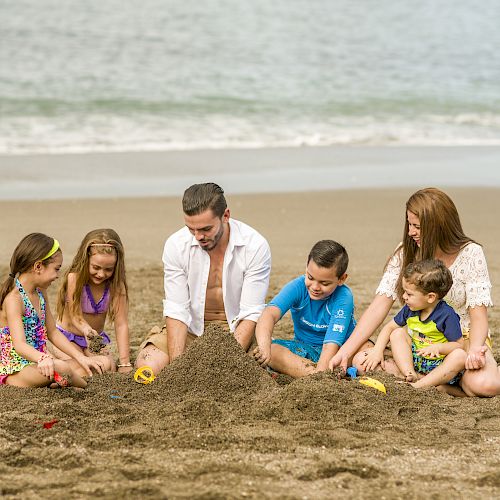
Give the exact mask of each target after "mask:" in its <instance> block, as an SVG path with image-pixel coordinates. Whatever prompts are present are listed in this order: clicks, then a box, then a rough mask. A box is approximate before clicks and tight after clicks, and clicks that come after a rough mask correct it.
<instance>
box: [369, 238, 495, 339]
mask: <svg viewBox="0 0 500 500" xmlns="http://www.w3.org/2000/svg"><path fill="white" fill-rule="evenodd" d="M402 252H403V251H402V248H401V249H400V250H399V251H398V252H396V253H395V254H394V255H393V257H392V258H391V260H390V261H389V264H388V265H387V269H386V271H385V273H384V275H383V276H382V279H381V280H380V283H379V285H378V288H377V291H376V293H377V295H386V296H387V297H390V298H392V299H393V300H396V299H397V294H396V285H397V282H398V278H399V274H400V272H401V267H402V264H403V255H402ZM449 269H450V272H451V275H452V276H453V285H452V287H451V289H450V291H449V292H448V294H447V295H446V297H445V298H444V299H445V300H446V302H447V303H448V304H449V305H450V306H451V307H453V309H455V311H456V312H457V314H458V315H459V316H460V324H461V326H462V331H464V332H468V331H469V327H470V317H469V311H468V309H469V307H476V306H486V307H490V306H492V305H493V302H492V301H491V282H490V277H489V274H488V266H487V264H486V258H485V256H484V252H483V248H482V247H481V246H480V245H478V244H477V243H469V244H467V245H466V246H465V247H463V248H462V249H461V250H460V252H459V253H458V256H457V258H456V259H455V261H454V262H453V264H452V265H451V266H450V267H449Z"/></svg>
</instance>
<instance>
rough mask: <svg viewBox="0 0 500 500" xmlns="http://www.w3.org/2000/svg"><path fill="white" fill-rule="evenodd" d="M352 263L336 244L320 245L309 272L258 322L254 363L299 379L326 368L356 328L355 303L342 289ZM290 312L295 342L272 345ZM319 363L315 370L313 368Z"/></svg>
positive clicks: (309, 263) (314, 251) (286, 289)
mask: <svg viewBox="0 0 500 500" xmlns="http://www.w3.org/2000/svg"><path fill="white" fill-rule="evenodd" d="M348 262H349V258H348V256H347V252H346V250H345V248H344V247H343V246H342V245H341V244H340V243H337V242H336V241H332V240H322V241H318V242H317V243H316V244H315V245H314V246H313V248H312V249H311V252H310V254H309V257H308V259H307V266H306V273H305V275H302V276H299V277H298V278H296V279H294V280H292V281H290V282H289V283H288V284H287V285H285V286H284V287H283V289H282V290H281V291H280V292H279V293H278V295H276V297H274V298H273V299H272V300H271V302H270V303H269V304H268V305H267V307H266V309H264V312H263V313H262V315H261V317H260V318H259V320H258V322H257V327H256V329H255V337H256V340H257V344H258V347H257V348H256V349H255V350H254V352H253V355H254V358H255V359H256V360H257V361H258V362H259V363H260V365H261V366H262V367H266V366H268V365H269V366H270V367H271V368H272V369H273V370H276V371H278V372H281V373H285V374H287V375H290V376H291V377H294V378H298V377H303V376H306V375H310V374H311V373H314V372H317V371H324V370H326V369H327V368H328V362H329V361H330V359H331V358H332V357H333V356H334V355H335V353H336V352H337V351H338V350H339V348H340V346H342V344H343V343H344V342H345V341H346V339H347V338H348V337H349V335H350V334H351V332H352V331H353V330H354V327H355V326H356V322H355V320H354V315H353V312H354V299H353V296H352V293H351V290H350V289H349V288H348V287H347V286H346V285H345V284H344V283H345V281H346V279H347V274H346V270H347V265H348ZM288 310H290V311H291V314H292V319H293V325H294V333H295V336H294V339H293V340H282V339H276V340H272V333H273V329H274V326H275V325H276V323H277V322H278V321H279V320H280V319H281V318H282V317H283V315H284V314H285V313H286V312H287V311H288ZM315 363H317V365H315Z"/></svg>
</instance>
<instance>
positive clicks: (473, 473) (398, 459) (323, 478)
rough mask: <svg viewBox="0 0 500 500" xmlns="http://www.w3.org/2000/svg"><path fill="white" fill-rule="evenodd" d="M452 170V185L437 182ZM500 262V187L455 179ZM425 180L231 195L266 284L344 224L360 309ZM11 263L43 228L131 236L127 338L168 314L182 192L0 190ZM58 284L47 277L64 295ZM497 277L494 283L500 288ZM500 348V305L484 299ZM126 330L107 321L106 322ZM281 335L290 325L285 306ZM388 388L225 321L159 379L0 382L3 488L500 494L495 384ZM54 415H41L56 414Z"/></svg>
mask: <svg viewBox="0 0 500 500" xmlns="http://www.w3.org/2000/svg"><path fill="white" fill-rule="evenodd" d="M440 187H441V186H440ZM446 190H447V192H448V193H449V194H450V195H451V196H452V197H453V199H454V200H455V202H456V204H457V206H458V208H459V211H460V213H461V215H462V221H463V225H464V228H465V231H466V233H467V234H469V235H470V236H471V237H473V238H474V239H476V240H477V241H479V242H480V243H482V244H483V245H484V249H485V253H486V256H487V259H488V265H489V270H490V274H491V279H492V282H493V283H494V284H496V283H498V282H499V280H500V257H499V255H500V252H499V241H498V215H497V214H498V213H499V211H500V190H497V189H472V188H471V189H446ZM412 192H413V189H394V190H390V189H389V190H387V189H386V190H357V191H339V192H319V193H296V194H265V195H238V196H229V197H228V201H229V204H230V207H231V210H232V215H233V216H234V217H235V218H237V219H241V220H243V221H245V222H247V223H249V224H251V225H252V226H254V227H255V228H256V229H258V230H259V231H260V232H261V233H262V234H263V235H264V236H266V237H267V238H268V240H269V242H270V244H271V249H272V252H273V272H272V277H271V287H270V290H269V296H272V295H273V294H274V293H275V292H276V291H277V290H279V288H280V287H281V286H282V285H283V284H284V283H286V282H287V281H288V280H289V279H291V278H293V277H294V276H296V275H298V274H300V273H301V272H303V269H304V265H305V258H306V255H307V253H308V251H309V249H310V247H311V246H312V244H313V243H314V242H315V241H316V240H318V239H323V238H333V239H337V240H338V241H340V242H342V243H343V244H344V245H345V246H346V248H347V250H348V252H349V254H350V258H351V261H350V266H349V273H350V277H349V282H348V284H349V285H350V286H351V288H352V289H353V292H354V296H355V300H356V307H357V312H356V316H357V317H359V315H360V314H361V312H362V311H363V310H364V309H365V308H366V306H367V305H368V303H369V301H370V300H371V297H372V295H373V292H374V289H375V287H376V285H377V282H378V280H379V278H380V275H381V271H382V268H383V265H384V262H385V259H386V258H387V256H388V255H389V254H390V252H391V251H392V249H393V248H394V247H395V245H396V244H397V242H398V241H399V239H400V238H401V231H402V222H403V218H404V202H405V200H406V199H407V198H408V196H409V195H410V194H411V193H412ZM0 211H1V213H2V217H1V219H0V234H1V237H0V263H1V266H0V275H1V276H2V278H3V276H5V273H6V271H7V268H6V264H7V263H8V260H9V258H10V255H11V252H12V250H13V248H14V246H15V245H16V244H17V242H18V241H19V239H20V238H21V237H22V236H23V235H24V234H26V233H28V232H31V231H35V230H37V231H42V232H46V233H48V234H51V235H53V236H55V237H57V238H58V239H59V240H60V241H61V244H62V247H63V250H64V253H65V258H66V263H68V262H69V260H70V259H71V258H72V256H73V254H74V252H75V251H76V248H77V246H78V243H79V241H80V239H81V238H82V237H83V235H84V233H85V232H86V231H88V230H90V229H93V228H96V227H105V226H111V227H113V228H115V229H116V230H117V231H118V232H119V234H120V235H121V236H122V238H123V240H124V243H125V248H126V254H127V265H128V280H129V286H130V317H129V320H130V327H131V345H132V353H133V355H135V353H136V350H137V347H138V345H139V343H140V342H141V340H142V337H143V335H144V334H145V332H146V331H147V330H148V329H149V328H151V327H152V326H153V325H155V324H159V323H160V322H161V320H162V318H161V315H162V311H161V299H162V295H163V283H162V266H161V252H162V247H163V242H164V239H165V237H166V236H167V235H168V234H169V233H171V232H173V231H174V230H176V229H177V228H179V227H180V226H181V225H182V216H181V211H180V199H179V198H148V199H146V198H145V199H128V200H127V199H110V200H92V201H89V200H87V201H82V200H80V201H38V202H35V201H23V202H0ZM56 291H57V285H55V286H54V287H53V289H51V290H50V296H51V298H52V304H54V301H53V299H54V297H55V292H56ZM499 298H500V297H499V295H498V291H497V288H493V300H494V302H496V303H498V301H499ZM490 326H491V329H492V336H493V340H494V354H495V356H496V358H497V359H500V348H499V347H498V346H499V345H500V335H499V331H500V315H499V313H498V311H497V309H496V308H493V309H492V310H490ZM109 331H110V332H111V337H112V338H113V339H114V335H113V332H112V328H111V327H110V328H109ZM277 333H278V335H279V336H282V337H285V338H287V337H289V336H291V334H292V330H291V322H290V320H289V319H287V318H285V319H284V320H283V321H282V322H281V323H280V325H279V328H278V330H277ZM376 377H377V378H378V379H380V380H382V381H383V382H384V383H385V385H386V387H387V394H386V395H384V394H382V393H380V392H378V391H375V390H374V389H372V388H369V387H365V386H362V385H361V384H359V383H357V382H355V381H350V380H338V379H337V378H335V377H334V376H333V374H322V375H317V376H313V377H309V378H307V379H302V380H298V381H294V382H291V381H290V380H288V379H286V378H285V377H279V378H278V379H273V378H271V377H269V375H268V374H267V373H266V372H264V371H263V370H261V369H260V367H258V366H257V365H256V364H255V363H254V362H253V360H252V359H251V358H249V357H248V356H247V355H246V354H245V353H243V352H242V351H241V349H240V348H239V346H238V345H237V344H236V343H235V342H234V340H233V339H232V338H231V337H230V336H229V335H228V334H227V333H225V332H224V331H222V330H220V329H217V328H214V329H211V330H210V331H208V332H207V333H206V334H205V336H203V337H202V338H200V339H199V340H198V341H197V342H195V343H194V344H193V347H192V348H191V349H190V350H188V351H187V352H186V354H185V355H184V356H183V357H181V358H179V359H178V360H176V362H175V363H174V364H172V365H171V366H170V367H168V368H167V369H166V370H165V371H164V372H163V373H162V374H161V375H160V376H159V377H158V378H157V379H156V380H155V381H154V383H152V384H151V385H147V386H144V385H139V384H137V383H135V382H134V381H133V380H132V379H131V377H130V376H120V375H117V374H110V375H105V376H101V377H95V378H94V380H93V381H92V383H91V384H90V386H89V388H88V389H87V390H86V391H83V392H79V393H77V392H74V391H72V390H48V389H38V390H20V389H15V388H10V387H2V388H0V417H1V422H2V424H1V426H0V495H3V496H5V497H7V498H48V497H51V498H86V497H90V496H93V497H101V498H116V497H119V496H123V497H137V498H207V499H208V498H243V497H245V498H290V499H292V498H325V499H326V498H332V497H335V496H337V495H342V497H344V498H360V497H364V498H382V497H385V498H400V497H406V498H417V497H421V496H422V494H423V493H425V494H426V495H427V496H430V497H432V498H445V497H446V498H464V497H470V496H472V495H474V496H480V497H481V498H498V495H499V493H500V472H499V467H498V456H499V453H500V398H494V399H455V398H452V397H449V396H447V395H443V394H441V393H438V392H437V391H435V390H428V391H421V392H417V391H415V390H413V389H411V388H410V387H407V386H405V385H401V384H397V383H396V382H395V380H394V379H392V378H391V377H389V376H383V375H377V376H376ZM53 420H57V422H56V423H54V425H53V427H52V428H50V429H46V428H44V427H43V423H44V422H50V421H53Z"/></svg>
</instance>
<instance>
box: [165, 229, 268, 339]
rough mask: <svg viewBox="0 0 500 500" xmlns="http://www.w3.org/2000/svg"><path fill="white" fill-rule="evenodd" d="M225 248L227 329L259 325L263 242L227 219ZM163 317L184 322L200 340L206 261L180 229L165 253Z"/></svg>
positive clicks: (265, 266) (262, 299)
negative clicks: (246, 323)
mask: <svg viewBox="0 0 500 500" xmlns="http://www.w3.org/2000/svg"><path fill="white" fill-rule="evenodd" d="M229 227H230V232H229V242H228V245H227V249H226V253H225V255H224V263H223V270H222V296H223V300H224V310H225V312H226V318H227V322H228V324H229V329H230V330H231V332H234V331H235V329H236V327H237V325H238V323H239V322H240V321H242V320H244V319H248V320H251V321H255V322H257V320H258V319H259V317H260V315H261V313H262V311H263V310H264V307H265V300H266V294H267V288H268V286H269V276H270V274H271V250H270V248H269V244H268V243H267V241H266V239H265V238H264V237H263V236H262V235H260V234H259V233H258V232H257V231H255V229H253V228H251V227H250V226H248V225H247V224H244V223H243V222H240V221H237V220H234V219H229ZM163 265H164V273H165V276H164V286H165V299H164V300H163V315H164V316H165V317H169V318H172V319H177V320H179V321H182V322H183V323H184V324H186V325H187V327H188V330H189V331H190V332H192V333H194V334H195V335H201V334H202V333H203V329H204V314H205V298H206V293H207V282H208V274H209V272H210V256H209V254H208V252H206V251H205V250H203V248H201V247H200V245H199V244H198V241H197V240H196V238H195V237H194V236H193V235H192V234H191V233H190V232H189V229H188V228H187V227H184V228H182V229H180V230H179V231H177V232H176V233H174V234H173V235H172V236H170V237H169V238H168V239H167V241H166V242H165V248H164V250H163Z"/></svg>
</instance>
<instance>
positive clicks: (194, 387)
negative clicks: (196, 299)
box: [155, 325, 277, 406]
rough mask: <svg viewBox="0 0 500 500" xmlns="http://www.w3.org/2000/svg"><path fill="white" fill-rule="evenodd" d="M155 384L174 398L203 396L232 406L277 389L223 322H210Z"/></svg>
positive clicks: (184, 398)
mask: <svg viewBox="0 0 500 500" xmlns="http://www.w3.org/2000/svg"><path fill="white" fill-rule="evenodd" d="M155 386H156V390H157V391H159V392H163V393H164V394H165V395H166V396H167V397H168V398H169V399H171V400H176V401H179V400H186V399H196V398H202V399H210V400H212V401H216V402H219V403H223V404H229V405H231V406H232V405H233V404H234V403H240V402H241V401H248V400H249V399H253V398H254V397H255V396H256V395H257V394H260V393H261V392H264V393H268V392H273V391H274V390H276V388H277V384H276V383H275V382H274V381H273V379H272V378H271V377H270V376H269V375H268V374H267V372H266V371H264V370H263V369H262V368H261V367H260V366H259V365H258V364H257V363H256V362H255V361H254V360H253V358H252V357H251V356H249V355H248V354H247V353H245V352H244V351H243V349H242V348H241V347H240V345H239V344H238V343H237V342H236V340H235V339H234V336H233V335H232V334H231V333H230V332H229V331H228V330H225V329H224V328H222V327H221V326H220V325H209V326H208V327H207V328H206V330H205V332H204V334H203V335H202V336H201V337H200V338H198V339H197V340H196V341H195V342H193V344H192V345H191V346H190V347H189V348H188V349H187V350H186V352H185V353H184V354H183V355H182V356H181V357H179V358H177V359H176V360H175V361H174V362H173V363H172V364H171V365H169V366H167V367H166V368H165V369H164V370H163V371H162V372H161V374H160V376H159V377H158V379H157V380H156V381H155Z"/></svg>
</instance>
